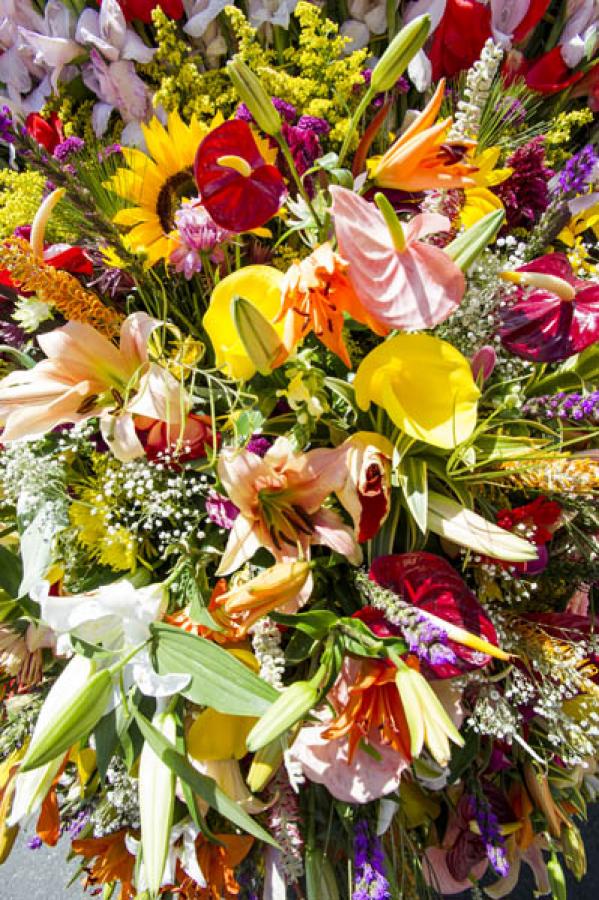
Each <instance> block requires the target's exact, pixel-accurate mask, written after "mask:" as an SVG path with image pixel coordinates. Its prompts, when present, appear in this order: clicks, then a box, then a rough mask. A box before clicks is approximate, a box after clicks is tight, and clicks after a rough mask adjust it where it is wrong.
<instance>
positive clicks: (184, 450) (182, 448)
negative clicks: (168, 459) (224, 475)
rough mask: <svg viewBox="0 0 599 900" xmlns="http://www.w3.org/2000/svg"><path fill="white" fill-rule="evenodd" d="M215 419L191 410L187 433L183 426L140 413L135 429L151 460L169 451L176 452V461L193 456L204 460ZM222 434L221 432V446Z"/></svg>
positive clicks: (218, 440)
mask: <svg viewBox="0 0 599 900" xmlns="http://www.w3.org/2000/svg"><path fill="white" fill-rule="evenodd" d="M211 426H212V420H211V418H210V416H198V415H196V414H195V413H190V414H189V415H188V416H187V419H186V420H185V427H184V429H183V435H182V436H181V428H180V426H179V425H174V424H169V423H167V422H161V421H160V420H159V419H150V418H148V417H147V416H136V418H135V432H136V434H137V437H138V438H139V440H140V442H141V444H142V446H143V448H144V450H145V452H146V456H147V458H148V459H149V460H151V461H155V460H159V459H163V458H164V456H165V454H166V453H172V454H174V455H175V457H176V458H175V460H174V461H175V462H176V463H182V462H188V461H189V460H192V459H203V458H204V457H205V456H206V448H207V447H208V448H210V447H211V446H212V442H213V436H212V435H213V433H212V427H211ZM219 444H220V435H217V445H219Z"/></svg>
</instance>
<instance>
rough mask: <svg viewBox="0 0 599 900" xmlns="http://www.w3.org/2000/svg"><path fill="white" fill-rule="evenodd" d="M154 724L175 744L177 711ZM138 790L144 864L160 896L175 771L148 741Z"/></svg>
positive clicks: (153, 892) (151, 886) (161, 715)
mask: <svg viewBox="0 0 599 900" xmlns="http://www.w3.org/2000/svg"><path fill="white" fill-rule="evenodd" d="M152 724H153V725H154V727H155V728H156V729H157V730H158V731H159V732H160V733H161V734H162V735H163V736H164V737H165V738H166V739H167V740H168V741H169V743H171V744H172V745H173V747H174V745H175V738H176V735H177V723H176V721H175V717H174V716H173V714H172V713H157V714H156V715H155V716H154V718H153V720H152ZM138 791H139V818H140V823H141V848H142V860H143V867H144V871H145V873H146V881H147V884H148V891H149V893H150V894H151V895H152V896H156V895H157V894H158V892H159V890H160V887H161V885H162V877H163V875H164V867H165V865H166V860H167V857H168V849H169V841H170V834H171V825H172V822H173V810H174V808H175V773H174V772H173V770H172V769H170V768H169V767H168V766H167V765H166V764H165V763H163V762H162V760H161V759H160V757H159V756H157V755H156V753H154V751H153V750H152V748H151V747H150V745H149V744H148V743H147V742H146V743H145V744H144V746H143V749H142V751H141V757H140V761H139V782H138Z"/></svg>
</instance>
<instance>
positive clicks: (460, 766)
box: [449, 731, 480, 784]
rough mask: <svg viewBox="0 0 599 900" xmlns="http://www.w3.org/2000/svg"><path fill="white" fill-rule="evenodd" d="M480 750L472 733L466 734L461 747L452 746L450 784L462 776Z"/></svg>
mask: <svg viewBox="0 0 599 900" xmlns="http://www.w3.org/2000/svg"><path fill="white" fill-rule="evenodd" d="M479 750H480V738H479V736H478V735H477V734H475V732H474V731H467V732H466V740H465V743H464V745H463V746H462V747H458V746H457V745H456V744H453V745H452V750H451V762H450V764H449V769H450V772H451V776H450V779H449V783H450V784H454V783H455V782H456V781H458V779H459V778H460V777H461V776H462V775H463V774H464V772H465V771H466V769H467V768H468V767H469V766H470V764H471V763H472V762H473V761H474V760H475V759H476V757H477V755H478V751H479Z"/></svg>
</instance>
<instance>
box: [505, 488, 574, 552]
mask: <svg viewBox="0 0 599 900" xmlns="http://www.w3.org/2000/svg"><path fill="white" fill-rule="evenodd" d="M561 514H562V508H561V506H560V505H559V503H556V502H555V500H548V499H547V497H537V498H536V500H533V501H532V503H526V504H525V505H524V506H516V507H514V509H500V510H499V512H498V513H497V524H498V525H499V526H500V527H501V528H505V530H506V531H513V530H514V528H517V526H519V525H520V526H522V525H524V526H526V527H527V534H526V535H525V537H526V538H527V539H528V540H529V541H532V542H533V543H534V544H546V543H547V541H550V540H551V538H552V537H553V532H554V531H555V530H556V528H557V527H558V524H559V520H560V517H561Z"/></svg>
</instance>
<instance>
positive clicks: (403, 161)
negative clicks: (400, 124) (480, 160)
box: [371, 79, 477, 191]
mask: <svg viewBox="0 0 599 900" xmlns="http://www.w3.org/2000/svg"><path fill="white" fill-rule="evenodd" d="M444 91H445V80H444V79H441V81H440V82H439V85H438V87H437V90H436V91H435V93H434V95H433V97H432V99H431V101H430V102H429V104H428V106H426V107H425V109H424V110H423V111H422V112H421V113H420V115H419V116H418V117H417V118H416V119H414V121H413V122H412V124H411V125H410V126H409V128H408V129H407V130H406V131H404V133H403V134H402V135H400V137H398V139H397V140H396V141H395V143H394V144H392V145H391V147H390V148H389V149H388V150H387V152H386V153H385V154H384V155H383V156H382V157H381V158H380V159H379V160H377V161H376V162H375V164H374V165H373V166H372V167H371V177H372V178H373V180H374V181H375V183H376V184H378V185H380V186H381V187H384V188H393V189H395V190H401V191H424V190H429V189H432V188H437V189H440V190H447V189H448V188H472V187H475V186H476V181H475V179H474V178H473V177H472V175H473V173H474V172H476V171H477V168H476V166H473V165H471V164H470V163H469V162H466V161H464V160H465V157H466V154H467V153H468V151H469V150H470V149H471V148H473V147H475V145H476V144H475V142H473V141H466V140H461V141H451V140H447V135H448V133H449V130H450V128H451V125H452V120H451V118H447V119H443V120H442V121H441V122H437V123H436V124H434V123H435V119H436V118H437V116H438V114H439V110H440V108H441V103H442V102H443V94H444Z"/></svg>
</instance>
